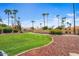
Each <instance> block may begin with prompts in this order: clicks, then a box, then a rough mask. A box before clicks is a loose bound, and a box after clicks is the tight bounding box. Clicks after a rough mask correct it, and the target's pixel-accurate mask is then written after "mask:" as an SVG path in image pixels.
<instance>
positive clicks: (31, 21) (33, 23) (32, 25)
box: [31, 20, 35, 28]
mask: <svg viewBox="0 0 79 59" xmlns="http://www.w3.org/2000/svg"><path fill="white" fill-rule="evenodd" d="M31 22H32V28H34V22H35V21H33V20H32V21H31Z"/></svg>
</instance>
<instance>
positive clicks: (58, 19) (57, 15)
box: [56, 15, 60, 27]
mask: <svg viewBox="0 0 79 59" xmlns="http://www.w3.org/2000/svg"><path fill="white" fill-rule="evenodd" d="M59 16H60V15H56V17H57V19H58V27H59Z"/></svg>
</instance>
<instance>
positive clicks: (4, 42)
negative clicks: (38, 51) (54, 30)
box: [0, 33, 51, 55]
mask: <svg viewBox="0 0 79 59" xmlns="http://www.w3.org/2000/svg"><path fill="white" fill-rule="evenodd" d="M50 41H51V37H50V36H48V35H43V34H35V33H21V34H1V35H0V50H3V51H5V52H6V53H7V54H8V55H16V54H18V53H21V52H23V51H25V50H28V49H31V48H34V47H38V46H42V45H45V44H47V43H49V42H50Z"/></svg>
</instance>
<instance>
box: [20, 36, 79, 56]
mask: <svg viewBox="0 0 79 59" xmlns="http://www.w3.org/2000/svg"><path fill="white" fill-rule="evenodd" d="M53 39H54V42H53V43H52V44H50V45H48V46H45V47H41V48H38V49H33V50H31V51H28V52H25V53H23V54H20V55H19V56H69V53H78V54H79V36H78V35H69V36H68V35H59V36H57V35H56V36H53Z"/></svg>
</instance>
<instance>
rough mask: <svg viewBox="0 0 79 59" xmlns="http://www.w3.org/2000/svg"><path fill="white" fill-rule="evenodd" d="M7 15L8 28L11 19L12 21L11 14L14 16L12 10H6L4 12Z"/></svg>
mask: <svg viewBox="0 0 79 59" xmlns="http://www.w3.org/2000/svg"><path fill="white" fill-rule="evenodd" d="M4 12H5V14H7V15H8V26H9V19H10V14H12V12H11V10H10V9H5V10H4Z"/></svg>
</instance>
